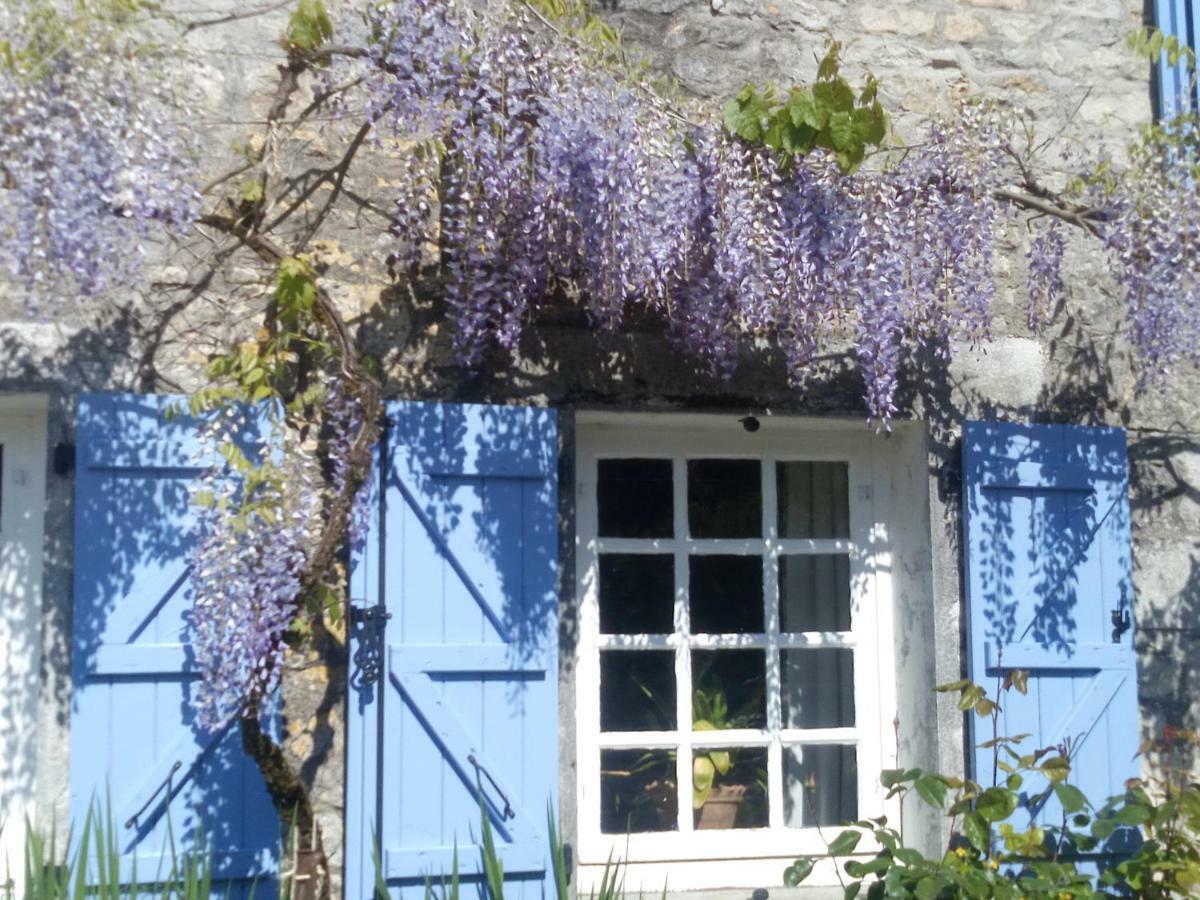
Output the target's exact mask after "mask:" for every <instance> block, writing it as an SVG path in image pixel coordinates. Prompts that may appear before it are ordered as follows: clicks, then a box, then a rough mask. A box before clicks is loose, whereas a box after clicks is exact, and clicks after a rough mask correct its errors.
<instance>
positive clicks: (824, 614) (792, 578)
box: [779, 553, 850, 632]
mask: <svg viewBox="0 0 1200 900" xmlns="http://www.w3.org/2000/svg"><path fill="white" fill-rule="evenodd" d="M779 630H780V631H784V632H789V631H849V630H850V557H848V556H846V555H845V554H844V553H839V554H832V555H821V556H781V557H780V558H779Z"/></svg>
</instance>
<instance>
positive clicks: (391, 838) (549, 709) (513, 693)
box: [347, 402, 558, 900]
mask: <svg viewBox="0 0 1200 900" xmlns="http://www.w3.org/2000/svg"><path fill="white" fill-rule="evenodd" d="M389 416H390V420H391V422H392V423H393V424H392V425H391V427H390V428H389V434H388V446H389V450H388V452H387V454H386V458H385V459H384V460H383V461H382V465H381V471H383V472H385V474H386V477H385V479H384V485H383V488H384V489H383V491H382V492H381V493H380V494H379V502H380V507H381V514H380V516H379V518H378V520H377V521H378V527H377V528H376V529H375V530H374V531H373V532H372V534H371V535H370V536H369V538H368V540H367V541H366V548H367V549H366V550H365V552H363V553H360V554H358V555H356V557H355V559H354V561H353V573H352V583H353V584H356V585H359V587H358V588H356V593H357V595H358V596H359V597H361V598H363V602H364V603H365V602H367V601H372V602H375V603H378V602H383V603H386V605H387V608H388V611H389V612H390V613H391V618H390V619H389V620H388V621H387V625H386V631H387V633H386V637H385V638H384V642H385V646H386V649H387V652H386V660H387V669H386V673H385V675H384V679H385V683H386V685H387V688H386V690H384V691H381V692H376V691H374V690H373V688H372V687H371V686H364V685H361V684H360V685H358V686H356V685H355V683H354V679H353V678H352V679H351V697H350V706H351V709H352V710H354V711H355V714H354V715H353V716H352V718H351V721H350V723H349V735H348V742H349V744H350V751H349V752H350V757H351V759H352V760H356V762H355V764H354V766H353V767H352V771H351V773H350V775H349V776H348V777H349V778H350V783H349V785H348V789H347V796H348V798H350V807H349V809H348V818H349V819H350V821H351V822H353V821H355V820H356V819H358V818H360V817H366V818H368V820H370V821H371V824H370V826H369V827H368V828H363V829H359V830H358V831H357V832H354V831H352V832H351V833H350V835H349V836H348V848H347V885H348V890H350V891H355V890H357V891H360V892H362V891H365V892H366V893H369V892H370V890H369V889H370V885H371V884H372V883H373V865H372V861H371V849H370V840H371V834H372V833H373V829H375V828H376V825H375V822H374V820H373V806H374V804H375V803H376V802H377V801H378V802H381V803H382V810H381V811H380V814H379V815H380V821H379V824H378V834H379V836H380V844H381V845H382V846H381V849H382V859H383V861H384V871H385V872H386V875H387V878H388V880H389V887H390V889H391V890H392V892H393V895H394V896H396V897H403V896H405V895H411V896H421V895H423V891H424V885H423V882H424V878H425V877H427V876H430V877H434V878H437V877H439V876H440V875H442V874H448V873H449V868H450V862H451V859H452V857H453V853H454V848H455V846H457V847H458V850H459V852H458V859H459V867H460V872H461V873H462V874H463V875H464V877H466V876H472V877H473V876H475V874H476V873H477V872H478V867H479V856H478V852H479V848H478V839H479V801H478V799H477V796H476V793H475V791H476V785H477V780H478V781H480V782H482V788H483V793H484V796H485V798H486V800H487V806H488V810H489V819H490V822H491V826H492V829H493V832H494V834H495V836H496V841H497V849H498V852H499V854H500V856H501V860H502V862H503V865H504V869H505V873H506V877H508V878H510V881H511V883H510V885H509V889H510V893H511V896H512V898H513V900H520V898H522V897H524V896H526V895H528V896H530V897H532V896H533V895H534V894H536V895H538V896H540V895H541V893H542V890H543V886H544V885H546V884H548V883H549V882H548V879H549V878H550V877H551V876H550V872H549V867H548V854H547V849H546V836H545V825H544V822H545V808H546V803H547V801H549V800H552V799H553V798H554V796H555V794H556V787H557V780H558V764H557V732H558V729H557V645H556V639H557V601H556V597H555V593H554V589H555V572H556V548H557V531H556V527H555V523H556V521H557V500H556V495H555V483H554V478H555V474H556V470H557V437H556V432H555V427H554V416H553V413H551V412H549V411H547V410H538V409H527V408H520V407H492V406H458V405H454V404H426V403H407V402H405V403H394V404H390V405H389ZM376 541H379V542H380V543H379V544H378V545H376V544H375V542H376ZM372 553H377V554H378V556H379V558H381V559H384V560H386V565H385V566H384V568H385V573H384V575H383V577H382V578H381V579H379V581H381V582H382V590H381V591H376V590H374V588H373V586H372V585H371V584H370V583H369V582H370V580H371V578H372V577H373V575H372V556H371V554H372ZM355 635H356V636H355V638H354V643H353V644H352V650H351V652H352V653H353V652H355V649H356V647H357V646H359V645H360V644H361V641H362V640H364V639H366V638H367V637H369V635H366V632H365V631H364V632H361V633H360V632H355ZM372 722H374V723H376V724H372ZM365 742H371V745H370V746H367V745H366V743H365ZM471 758H473V759H474V760H475V763H474V764H473V763H472V762H471V761H470V760H471ZM372 763H374V771H375V774H374V775H373V776H372V775H371V774H370V772H371V770H372ZM476 764H478V766H479V767H480V768H477V766H476ZM485 772H486V774H484V773H485ZM504 800H507V801H508V804H509V805H510V806H511V808H512V812H513V816H512V817H511V818H510V817H508V816H506V815H505V802H504ZM356 886H357V887H356ZM364 895H365V894H364Z"/></svg>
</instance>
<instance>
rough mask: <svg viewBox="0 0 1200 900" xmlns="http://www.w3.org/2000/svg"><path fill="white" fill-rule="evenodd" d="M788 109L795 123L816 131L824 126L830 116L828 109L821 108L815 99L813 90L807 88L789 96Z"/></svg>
mask: <svg viewBox="0 0 1200 900" xmlns="http://www.w3.org/2000/svg"><path fill="white" fill-rule="evenodd" d="M787 110H788V114H789V115H790V116H791V118H792V124H793V125H796V126H797V127H799V126H801V125H804V126H807V127H808V128H811V129H813V130H814V131H820V130H821V129H822V128H824V127H825V123H826V121H828V118H829V112H828V110H825V109H821V108H819V107H818V106H817V104H816V102H815V101H814V100H813V94H812V91H809V90H806V89H799V90H795V91H793V92H792V95H791V97H789V98H788V106H787Z"/></svg>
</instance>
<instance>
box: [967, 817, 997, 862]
mask: <svg viewBox="0 0 1200 900" xmlns="http://www.w3.org/2000/svg"><path fill="white" fill-rule="evenodd" d="M963 833H964V834H965V835H966V836H967V840H968V841H970V842H971V846H972V847H974V848H975V849H976V850H978V851H979V852H980V853H986V852H987V850H988V846H989V845H990V844H991V839H992V834H991V829H990V828H989V827H988V823H987V820H986V819H984V817H983V816H981V815H980V814H979V813H977V812H971V813H967V815H966V816H965V817H964V818H963Z"/></svg>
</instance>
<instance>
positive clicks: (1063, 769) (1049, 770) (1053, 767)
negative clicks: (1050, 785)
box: [1041, 756, 1071, 782]
mask: <svg viewBox="0 0 1200 900" xmlns="http://www.w3.org/2000/svg"><path fill="white" fill-rule="evenodd" d="M1041 770H1042V773H1043V774H1044V775H1045V776H1046V777H1047V778H1049V779H1050V780H1051V781H1055V782H1057V781H1062V780H1063V779H1064V778H1066V777H1067V776H1068V775H1070V774H1071V764H1070V763H1069V762H1067V760H1066V758H1065V757H1062V756H1052V757H1050V759H1048V760H1046V761H1045V762H1044V763H1042V765H1041Z"/></svg>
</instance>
